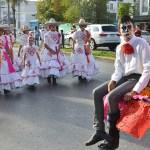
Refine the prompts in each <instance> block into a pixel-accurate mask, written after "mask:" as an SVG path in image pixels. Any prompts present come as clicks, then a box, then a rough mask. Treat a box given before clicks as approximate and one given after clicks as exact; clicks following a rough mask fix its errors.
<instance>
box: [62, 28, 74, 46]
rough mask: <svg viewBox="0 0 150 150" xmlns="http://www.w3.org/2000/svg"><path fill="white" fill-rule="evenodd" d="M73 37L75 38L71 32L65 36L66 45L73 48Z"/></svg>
mask: <svg viewBox="0 0 150 150" xmlns="http://www.w3.org/2000/svg"><path fill="white" fill-rule="evenodd" d="M72 37H73V33H71V31H69V32H67V33H65V34H64V39H65V45H69V46H72V44H73V38H72Z"/></svg>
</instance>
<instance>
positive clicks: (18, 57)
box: [14, 25, 29, 71]
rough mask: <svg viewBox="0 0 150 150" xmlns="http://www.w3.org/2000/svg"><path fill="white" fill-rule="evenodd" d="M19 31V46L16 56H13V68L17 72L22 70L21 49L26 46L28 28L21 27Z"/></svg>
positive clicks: (22, 52) (22, 54)
mask: <svg viewBox="0 0 150 150" xmlns="http://www.w3.org/2000/svg"><path fill="white" fill-rule="evenodd" d="M21 31H22V34H21V35H20V39H19V44H20V45H19V50H18V55H14V66H15V69H16V70H17V71H21V70H22V68H23V56H24V51H23V47H24V46H26V45H27V44H28V36H29V27H28V26H26V25H23V26H22V28H21Z"/></svg>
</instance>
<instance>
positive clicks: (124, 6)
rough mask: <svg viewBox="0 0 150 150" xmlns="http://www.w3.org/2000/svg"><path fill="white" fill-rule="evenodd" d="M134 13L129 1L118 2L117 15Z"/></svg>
mask: <svg viewBox="0 0 150 150" xmlns="http://www.w3.org/2000/svg"><path fill="white" fill-rule="evenodd" d="M133 13H134V7H133V6H132V5H131V3H121V2H120V3H119V5H118V12H117V14H118V17H119V18H120V17H122V16H123V15H130V16H132V15H133Z"/></svg>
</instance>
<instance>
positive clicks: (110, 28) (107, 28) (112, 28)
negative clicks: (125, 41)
mask: <svg viewBox="0 0 150 150" xmlns="http://www.w3.org/2000/svg"><path fill="white" fill-rule="evenodd" d="M102 30H103V31H104V32H117V31H118V30H117V28H116V27H115V26H102Z"/></svg>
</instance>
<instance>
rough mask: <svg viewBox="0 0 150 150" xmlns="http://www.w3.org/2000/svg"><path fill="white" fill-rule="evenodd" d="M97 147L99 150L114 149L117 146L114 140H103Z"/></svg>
mask: <svg viewBox="0 0 150 150" xmlns="http://www.w3.org/2000/svg"><path fill="white" fill-rule="evenodd" d="M98 148H99V150H115V149H117V148H118V146H116V145H115V143H114V142H108V141H107V140H104V143H101V144H100V145H99V146H98Z"/></svg>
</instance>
